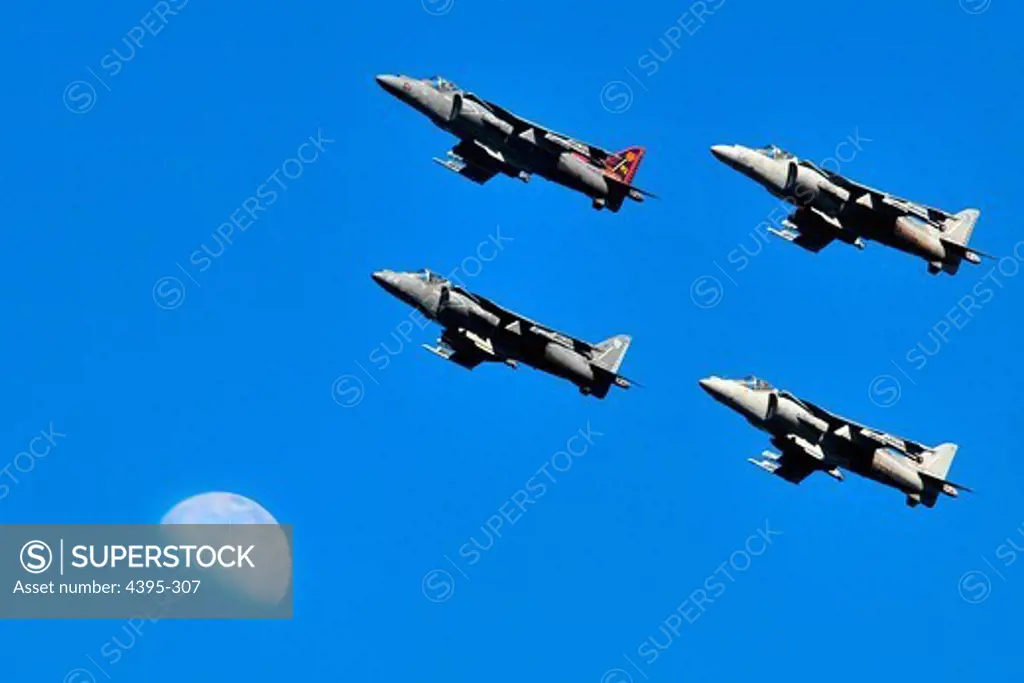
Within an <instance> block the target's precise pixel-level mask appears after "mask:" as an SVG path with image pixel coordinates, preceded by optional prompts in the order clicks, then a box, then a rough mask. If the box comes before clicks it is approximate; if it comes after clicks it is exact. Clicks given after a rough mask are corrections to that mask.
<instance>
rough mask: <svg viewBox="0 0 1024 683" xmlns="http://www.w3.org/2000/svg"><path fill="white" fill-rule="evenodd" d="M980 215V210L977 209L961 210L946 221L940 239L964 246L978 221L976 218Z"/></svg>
mask: <svg viewBox="0 0 1024 683" xmlns="http://www.w3.org/2000/svg"><path fill="white" fill-rule="evenodd" d="M980 217H981V211H978V210H977V209H965V210H963V211H961V212H960V213H958V214H957V215H956V216H954V217H953V218H952V219H951V220H948V221H946V231H945V233H944V234H943V235H942V239H944V240H945V241H947V242H952V243H953V244H956V245H958V246H961V247H966V246H967V243H968V242H970V240H971V233H973V232H974V226H975V225H976V224H977V223H978V218H980Z"/></svg>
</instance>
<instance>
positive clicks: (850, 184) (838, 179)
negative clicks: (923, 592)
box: [800, 160, 956, 229]
mask: <svg viewBox="0 0 1024 683" xmlns="http://www.w3.org/2000/svg"><path fill="white" fill-rule="evenodd" d="M800 163H801V164H803V165H805V166H808V167H810V168H812V169H814V170H816V171H818V172H819V173H821V174H822V175H824V176H825V177H826V178H828V179H829V180H830V181H831V182H833V183H835V184H836V185H838V186H839V187H842V188H844V189H845V190H848V191H849V192H850V195H851V198H852V201H858V200H860V201H861V202H862V203H863V202H864V200H863V197H864V196H867V197H869V198H870V206H871V208H875V209H882V208H883V207H890V210H891V211H893V212H894V213H901V214H909V215H912V216H917V217H918V218H920V219H921V220H924V221H927V222H929V223H932V224H933V225H935V226H936V227H938V228H940V229H941V228H943V227H944V224H945V223H946V221H950V220H955V219H956V216H955V215H953V214H951V213H949V212H948V211H943V210H942V209H936V208H935V207H932V206H925V205H924V204H918V203H917V202H912V201H910V200H909V199H903V198H901V197H897V196H896V195H893V194H889V193H888V192H882V191H881V190H876V189H875V188H873V187H870V186H868V185H864V184H863V183H858V182H856V181H854V180H850V179H849V178H847V177H845V176H841V175H839V174H838V173H833V172H832V171H826V170H824V169H822V168H820V167H818V166H816V165H814V164H812V163H811V162H809V161H806V160H805V161H801V162H800Z"/></svg>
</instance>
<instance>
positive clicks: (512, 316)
mask: <svg viewBox="0 0 1024 683" xmlns="http://www.w3.org/2000/svg"><path fill="white" fill-rule="evenodd" d="M452 289H453V290H454V291H457V292H458V293H459V294H462V295H463V296H466V297H468V298H470V299H472V300H473V301H475V302H476V303H478V304H480V305H481V306H483V307H484V308H485V309H487V310H488V311H489V312H491V313H493V314H494V315H496V316H498V320H499V323H498V324H499V325H500V326H501V327H502V328H504V329H505V331H506V332H509V333H511V334H517V335H521V336H530V335H532V336H536V337H541V338H544V339H547V340H549V341H554V342H558V343H559V344H561V345H563V346H566V347H569V348H572V349H574V350H576V351H578V352H580V353H584V354H592V353H595V352H598V351H599V349H598V348H597V347H595V346H594V345H592V344H590V343H588V342H585V341H583V340H581V339H576V338H575V337H570V336H569V335H567V334H564V333H562V332H559V331H558V330H555V329H552V328H550V327H547V326H546V325H541V324H540V323H538V322H536V321H535V320H531V319H530V318H527V317H526V316H523V315H519V314H518V313H516V312H515V311H511V310H509V309H507V308H505V307H503V306H500V305H498V304H496V303H495V302H493V301H491V300H490V299H488V298H486V297H483V296H480V295H479V294H474V293H472V292H470V291H468V290H466V289H463V288H462V287H458V286H456V285H452Z"/></svg>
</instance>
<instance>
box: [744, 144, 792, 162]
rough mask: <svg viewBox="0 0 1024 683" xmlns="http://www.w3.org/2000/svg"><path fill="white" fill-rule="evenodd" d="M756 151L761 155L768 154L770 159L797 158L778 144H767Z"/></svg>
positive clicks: (784, 159)
mask: <svg viewBox="0 0 1024 683" xmlns="http://www.w3.org/2000/svg"><path fill="white" fill-rule="evenodd" d="M754 151H755V152H757V153H758V154H760V155H761V156H766V157H768V158H769V159H775V160H776V161H786V160H788V159H795V158H796V157H795V156H793V155H792V154H790V153H789V152H787V151H786V150H784V149H782V148H781V147H779V146H778V145H765V146H764V147H760V148H758V149H755V150H754Z"/></svg>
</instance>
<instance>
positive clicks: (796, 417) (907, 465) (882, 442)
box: [700, 377, 970, 508]
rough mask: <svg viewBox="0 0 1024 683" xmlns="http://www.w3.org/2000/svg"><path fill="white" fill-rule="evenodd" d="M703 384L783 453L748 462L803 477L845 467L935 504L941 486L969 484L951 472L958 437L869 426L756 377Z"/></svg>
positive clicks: (954, 489) (796, 479)
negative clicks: (931, 441) (910, 435)
mask: <svg viewBox="0 0 1024 683" xmlns="http://www.w3.org/2000/svg"><path fill="white" fill-rule="evenodd" d="M700 386H701V387H702V388H703V389H704V391H706V392H708V393H709V394H711V396H712V397H713V398H714V399H715V400H716V401H718V402H719V403H722V404H724V405H726V406H728V407H729V408H732V409H733V410H735V411H736V412H738V413H739V414H740V415H742V416H743V417H745V418H746V419H747V421H748V422H750V423H751V424H752V425H754V426H755V427H757V428H758V429H760V430H762V431H765V432H767V433H768V434H770V435H771V442H772V444H773V445H774V446H775V447H776V448H778V449H779V450H780V451H781V453H774V452H772V451H764V452H763V453H762V459H760V460H756V459H754V458H750V459H749V462H751V463H753V464H754V465H756V466H757V467H760V468H761V469H763V470H764V471H766V472H769V473H770V474H774V475H776V476H778V477H781V478H783V479H785V480H786V481H789V482H792V483H794V484H799V483H800V482H802V481H803V480H804V479H806V478H807V477H808V476H809V475H811V474H812V473H814V472H818V471H821V472H825V473H826V474H828V475H829V476H831V477H833V478H834V479H837V480H838V481H843V472H842V470H844V469H846V470H849V471H851V472H855V473H857V474H859V475H861V476H863V477H866V478H868V479H872V480H874V481H877V482H880V483H882V484H885V485H886V486H890V487H892V488H894V489H897V490H899V491H902V492H903V493H904V494H906V496H907V505H909V506H910V507H916V506H918V505H920V504H922V503H923V504H924V505H925V507H929V508H930V507H934V505H935V502H936V500H937V499H938V496H939V494H940V493H944V494H946V495H947V496H951V497H953V498H956V497H957V494H958V492H959V491H970V489H968V488H967V487H965V486H961V485H960V484H954V483H953V482H951V481H949V480H948V479H946V475H948V474H949V469H950V467H951V466H952V464H953V458H954V457H956V452H957V445H956V444H952V443H944V444H942V445H940V446H936V447H934V448H932V447H930V446H925V445H923V444H920V443H917V442H915V441H910V440H909V439H904V438H902V437H899V436H894V435H892V434H886V433H885V432H880V431H877V430H875V429H871V428H870V427H865V426H864V425H860V424H857V423H856V422H853V421H852V420H847V419H846V418H845V417H840V416H839V415H835V414H833V413H830V412H828V411H827V410H825V409H824V408H819V407H818V406H816V405H814V404H813V403H811V402H810V401H807V400H805V399H801V398H797V397H796V396H794V395H793V394H791V393H789V392H787V391H782V390H780V389H776V388H774V387H772V386H771V385H770V384H768V383H767V382H765V381H764V380H761V379H758V378H756V377H747V378H745V379H741V380H735V379H723V378H721V377H708V378H707V379H702V380H700Z"/></svg>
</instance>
